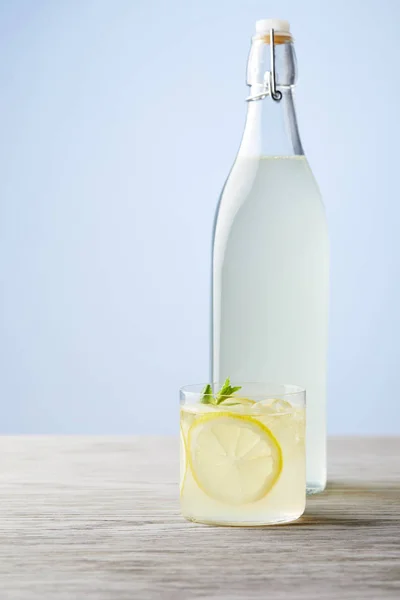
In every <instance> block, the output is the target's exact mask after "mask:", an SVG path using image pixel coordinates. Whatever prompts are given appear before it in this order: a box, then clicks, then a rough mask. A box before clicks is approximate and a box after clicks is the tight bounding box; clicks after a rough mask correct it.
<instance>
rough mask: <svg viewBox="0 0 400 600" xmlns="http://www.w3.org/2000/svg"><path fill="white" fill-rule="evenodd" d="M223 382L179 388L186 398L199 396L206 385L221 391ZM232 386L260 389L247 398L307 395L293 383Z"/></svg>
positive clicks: (238, 393)
mask: <svg viewBox="0 0 400 600" xmlns="http://www.w3.org/2000/svg"><path fill="white" fill-rule="evenodd" d="M223 383H224V382H223V381H213V382H211V383H210V382H208V383H192V384H188V385H183V386H182V387H180V388H179V392H180V393H181V394H184V395H185V396H199V395H200V394H201V393H202V391H203V390H204V388H205V386H206V385H211V386H212V388H213V390H219V389H220V388H221V387H222V385H223ZM231 385H232V386H236V385H240V386H242V387H245V386H258V387H259V391H258V392H257V393H253V394H252V393H251V392H250V393H247V394H245V395H246V397H249V396H251V397H257V396H260V397H265V396H266V395H267V396H273V397H276V396H279V397H280V398H287V397H290V396H298V395H305V394H306V389H305V388H304V387H301V386H299V385H296V384H291V383H276V382H273V381H270V382H268V381H267V382H263V381H235V380H233V381H231ZM278 390H280V391H278ZM240 397H241V396H240V390H238V391H237V392H235V398H240Z"/></svg>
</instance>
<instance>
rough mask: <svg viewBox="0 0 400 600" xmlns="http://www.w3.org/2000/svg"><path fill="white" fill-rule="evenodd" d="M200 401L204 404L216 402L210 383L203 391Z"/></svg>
mask: <svg viewBox="0 0 400 600" xmlns="http://www.w3.org/2000/svg"><path fill="white" fill-rule="evenodd" d="M200 402H202V403H203V404H214V396H213V392H212V387H211V385H210V384H209V383H208V384H207V385H206V387H205V388H204V390H203V391H202V396H201V400H200Z"/></svg>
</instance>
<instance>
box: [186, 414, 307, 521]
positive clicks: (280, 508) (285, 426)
mask: <svg viewBox="0 0 400 600" xmlns="http://www.w3.org/2000/svg"><path fill="white" fill-rule="evenodd" d="M222 410H226V412H227V414H233V413H238V414H241V415H245V416H249V417H251V418H252V419H254V420H255V421H257V422H258V423H260V424H261V425H263V426H266V427H267V428H268V430H269V431H270V432H271V433H272V434H273V436H274V437H275V439H276V441H277V442H278V444H279V445H280V448H281V452H282V470H281V472H280V475H279V477H278V479H277V481H276V483H275V484H274V485H273V487H272V489H271V490H270V491H268V492H267V493H266V495H265V496H263V497H262V498H259V499H258V500H257V501H255V502H247V503H244V504H240V503H239V504H238V503H236V502H235V499H233V501H232V503H227V502H221V501H220V500H218V499H216V498H215V497H212V496H210V495H209V494H207V493H205V492H204V491H203V489H201V488H200V487H199V485H198V484H197V483H196V479H195V477H194V474H193V472H192V466H191V464H190V460H189V456H188V455H189V453H190V452H191V448H190V447H189V438H190V436H189V430H190V428H191V427H193V425H194V424H195V423H196V420H198V419H202V418H203V417H204V415H206V414H209V413H210V412H212V411H215V412H218V413H221V411H222ZM236 435H237V427H236V428H235V427H234V428H233V429H232V436H236ZM181 436H182V437H181V510H182V514H183V516H184V517H185V518H187V519H189V520H192V521H199V522H202V523H209V524H217V525H242V526H251V525H253V526H256V525H267V524H275V523H284V522H288V521H293V520H295V519H298V518H299V517H300V516H301V515H302V514H303V512H304V508H305V441H304V437H305V411H304V409H303V408H292V409H291V410H289V411H288V412H275V413H271V412H267V411H264V410H263V409H262V408H261V406H257V404H255V405H253V406H250V407H242V406H241V407H236V408H234V409H232V408H230V409H228V408H226V409H221V407H211V406H209V405H203V404H193V405H185V406H182V407H181ZM185 455H186V456H185ZM217 460H218V458H217V457H216V461H217ZM210 468H211V469H212V468H213V465H212V464H211V465H210ZM260 477H261V478H262V477H263V474H260ZM221 486H224V481H223V478H221ZM215 495H218V493H216V494H215Z"/></svg>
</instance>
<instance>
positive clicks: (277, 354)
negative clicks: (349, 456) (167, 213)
mask: <svg viewBox="0 0 400 600" xmlns="http://www.w3.org/2000/svg"><path fill="white" fill-rule="evenodd" d="M295 82H296V61H295V52H294V45H293V38H292V36H291V33H290V28H289V23H288V22H287V21H281V20H276V19H265V20H262V21H257V24H256V33H255V35H254V36H253V38H252V45H251V50H250V56H249V60H248V68H247V84H248V85H249V87H250V95H249V97H248V98H247V101H248V113H247V119H246V125H245V129H244V134H243V138H242V142H241V145H240V148H239V152H238V154H237V157H236V159H235V162H234V165H233V167H232V170H231V172H230V174H229V176H228V179H227V181H226V183H225V186H224V188H223V191H222V194H221V198H220V201H219V205H218V209H217V215H216V220H215V228H214V240H213V280H212V289H213V300H212V380H213V381H223V380H224V379H225V378H226V377H230V378H231V380H232V381H233V382H234V381H235V380H238V381H259V382H278V383H283V384H296V385H300V386H302V387H304V388H306V391H307V436H306V439H307V492H308V493H316V492H320V491H322V490H323V489H324V487H325V484H326V423H325V422H326V368H327V367H326V359H327V329H328V327H327V325H328V292H329V289H328V288H329V247H328V234H327V225H326V218H325V210H324V206H323V204H322V200H321V196H320V192H319V189H318V186H317V183H316V181H315V179H314V177H313V174H312V172H311V170H310V167H309V165H308V162H307V160H306V158H305V156H304V152H303V148H302V145H301V141H300V136H299V130H298V125H297V118H296V112H295V107H294V99H293V90H294V85H295Z"/></svg>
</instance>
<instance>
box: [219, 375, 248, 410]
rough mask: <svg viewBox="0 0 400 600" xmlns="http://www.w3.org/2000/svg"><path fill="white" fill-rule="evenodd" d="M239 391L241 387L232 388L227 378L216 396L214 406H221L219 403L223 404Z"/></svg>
mask: <svg viewBox="0 0 400 600" xmlns="http://www.w3.org/2000/svg"><path fill="white" fill-rule="evenodd" d="M241 389H242V386H241V385H239V386H236V387H232V386H231V382H230V380H229V377H228V378H227V379H226V380H225V383H224V385H223V386H222V388H221V389H220V390H219V392H218V394H217V395H216V398H215V404H221V402H223V401H224V400H226V399H227V398H230V397H231V396H232V395H233V394H234V393H235V392H238V391H239V390H241Z"/></svg>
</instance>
